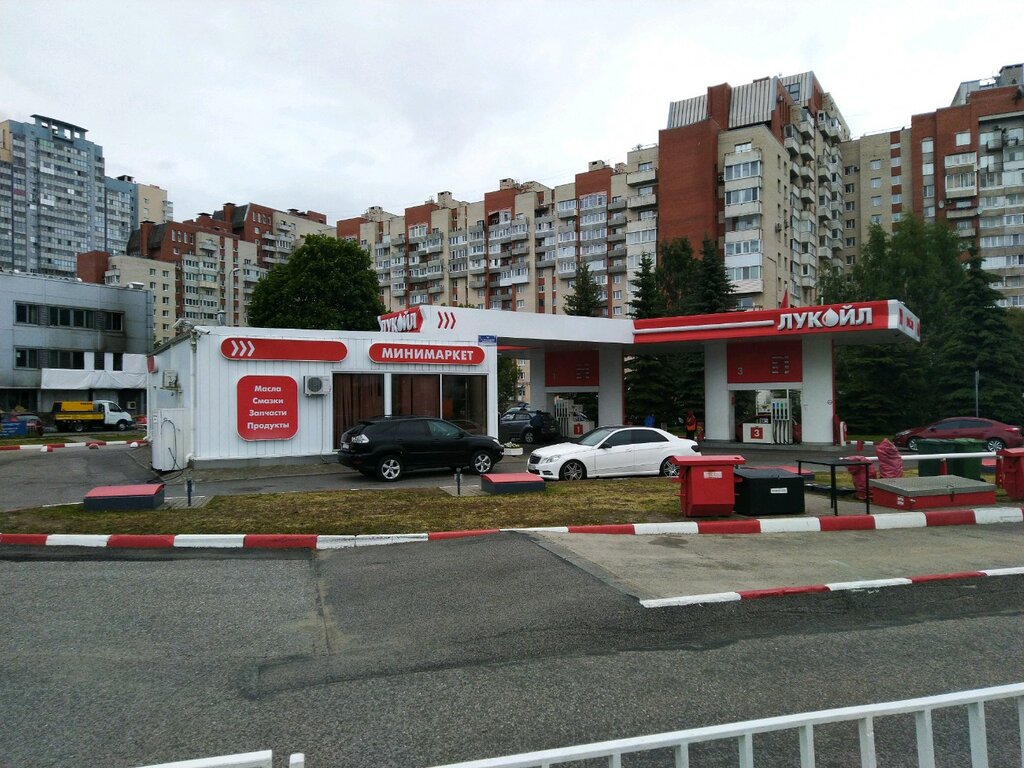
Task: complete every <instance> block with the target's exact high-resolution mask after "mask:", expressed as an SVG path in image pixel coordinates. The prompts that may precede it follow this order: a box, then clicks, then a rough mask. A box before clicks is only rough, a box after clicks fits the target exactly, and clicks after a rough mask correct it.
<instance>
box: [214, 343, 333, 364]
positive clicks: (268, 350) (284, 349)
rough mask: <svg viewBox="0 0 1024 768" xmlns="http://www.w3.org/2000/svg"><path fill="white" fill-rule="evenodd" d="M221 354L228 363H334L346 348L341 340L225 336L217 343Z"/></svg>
mask: <svg viewBox="0 0 1024 768" xmlns="http://www.w3.org/2000/svg"><path fill="white" fill-rule="evenodd" d="M220 353H221V354H222V355H224V357H226V358H227V359H228V360H308V361H311V362H326V363H336V362H339V361H341V360H344V359H345V356H346V355H348V349H347V348H346V347H345V345H344V344H343V343H342V342H340V341H320V340H312V339H248V338H244V337H228V338H226V339H224V341H222V342H221V343H220Z"/></svg>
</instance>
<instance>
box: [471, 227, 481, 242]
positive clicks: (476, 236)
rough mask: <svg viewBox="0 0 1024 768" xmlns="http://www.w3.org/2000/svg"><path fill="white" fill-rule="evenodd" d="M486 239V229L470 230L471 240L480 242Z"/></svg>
mask: <svg viewBox="0 0 1024 768" xmlns="http://www.w3.org/2000/svg"><path fill="white" fill-rule="evenodd" d="M483 239H484V231H483V230H482V229H471V230H469V242H471V243H479V242H482V241H483Z"/></svg>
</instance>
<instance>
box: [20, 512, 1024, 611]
mask: <svg viewBox="0 0 1024 768" xmlns="http://www.w3.org/2000/svg"><path fill="white" fill-rule="evenodd" d="M1021 522H1024V509H1022V508H1021V507H981V508H978V509H952V510H939V511H926V512H894V513H891V514H880V515H844V516H842V517H806V518H805V517H793V518H781V519H774V520H773V519H768V520H706V521H700V522H694V521H683V522H678V523H620V524H612V525H565V526H555V527H548V528H484V529H480V530H469V531H435V532H433V533H382V534H363V535H321V534H315V533H280V534H275V533H249V534H245V533H209V534H197V533H182V534H170V533H168V534H123V533H122V534H68V533H49V534H48V533H0V545H3V544H11V545H19V546H46V547H114V548H127V547H140V548H200V547H209V548H215V549H346V548H348V547H371V546H380V545H383V544H409V543H414V542H423V541H444V540H446V539H463V538H469V537H471V536H487V535H490V534H495V533H587V534H606V535H626V536H653V535H665V534H718V535H733V534H752V533H828V532H833V531H869V530H894V529H898V528H931V527H942V526H952V525H991V524H995V523H1021ZM819 591H820V590H819Z"/></svg>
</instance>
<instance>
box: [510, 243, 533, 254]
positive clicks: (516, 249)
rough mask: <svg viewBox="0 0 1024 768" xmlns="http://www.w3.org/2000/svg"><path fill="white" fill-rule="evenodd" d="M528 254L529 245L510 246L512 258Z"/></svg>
mask: <svg viewBox="0 0 1024 768" xmlns="http://www.w3.org/2000/svg"><path fill="white" fill-rule="evenodd" d="M529 253H530V244H529V243H519V244H518V245H514V246H512V255H513V256H527V255H529Z"/></svg>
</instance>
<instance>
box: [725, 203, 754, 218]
mask: <svg viewBox="0 0 1024 768" xmlns="http://www.w3.org/2000/svg"><path fill="white" fill-rule="evenodd" d="M760 213H761V201H760V200H754V201H753V202H750V203H733V204H732V205H727V206H725V215H726V217H727V218H728V217H734V218H735V217H739V216H753V215H754V214H760Z"/></svg>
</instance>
